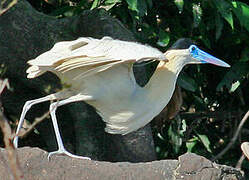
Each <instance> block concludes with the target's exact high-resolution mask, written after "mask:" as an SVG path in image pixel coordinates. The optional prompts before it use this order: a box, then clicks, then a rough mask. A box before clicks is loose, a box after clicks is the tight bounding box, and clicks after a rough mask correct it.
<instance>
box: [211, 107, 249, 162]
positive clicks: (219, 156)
mask: <svg viewBox="0 0 249 180" xmlns="http://www.w3.org/2000/svg"><path fill="white" fill-rule="evenodd" d="M248 117H249V110H248V111H247V113H246V114H245V115H244V117H243V119H242V120H241V121H240V124H239V126H238V128H237V130H236V132H235V134H234V136H233V138H232V139H231V141H230V142H229V144H228V145H227V146H226V147H225V148H224V149H223V150H222V151H221V152H220V153H219V154H218V155H216V156H215V157H214V158H212V160H211V161H215V160H217V159H219V158H221V157H222V156H223V155H224V154H225V153H226V152H227V151H228V150H229V149H230V148H231V147H232V146H233V144H234V142H235V141H236V140H237V138H238V135H239V132H240V130H241V128H242V127H243V125H244V124H245V122H246V120H247V119H248Z"/></svg>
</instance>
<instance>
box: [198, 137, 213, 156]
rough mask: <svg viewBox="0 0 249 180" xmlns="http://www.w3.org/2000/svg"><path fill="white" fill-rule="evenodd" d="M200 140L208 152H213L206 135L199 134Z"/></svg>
mask: <svg viewBox="0 0 249 180" xmlns="http://www.w3.org/2000/svg"><path fill="white" fill-rule="evenodd" d="M197 136H198V138H199V139H200V140H201V142H202V144H203V145H204V146H205V148H206V150H207V151H208V152H210V153H211V152H212V151H211V149H210V141H209V139H208V137H207V136H206V135H201V134H197Z"/></svg>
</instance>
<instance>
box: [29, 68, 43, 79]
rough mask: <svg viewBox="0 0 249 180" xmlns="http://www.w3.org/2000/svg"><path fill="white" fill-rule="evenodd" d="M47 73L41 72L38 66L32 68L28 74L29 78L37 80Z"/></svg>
mask: <svg viewBox="0 0 249 180" xmlns="http://www.w3.org/2000/svg"><path fill="white" fill-rule="evenodd" d="M45 72H46V71H43V70H41V69H40V68H39V67H38V66H30V67H29V68H28V69H27V71H26V73H28V75H27V78H35V77H37V76H40V75H42V74H43V73H45Z"/></svg>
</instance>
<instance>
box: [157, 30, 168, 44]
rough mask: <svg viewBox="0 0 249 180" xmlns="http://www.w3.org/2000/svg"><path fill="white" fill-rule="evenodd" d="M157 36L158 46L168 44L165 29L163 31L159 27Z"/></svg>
mask: <svg viewBox="0 0 249 180" xmlns="http://www.w3.org/2000/svg"><path fill="white" fill-rule="evenodd" d="M158 36H159V39H158V42H157V44H158V45H159V46H162V47H166V46H167V45H168V44H169V40H170V35H169V33H168V32H166V31H163V30H162V29H159V34H158Z"/></svg>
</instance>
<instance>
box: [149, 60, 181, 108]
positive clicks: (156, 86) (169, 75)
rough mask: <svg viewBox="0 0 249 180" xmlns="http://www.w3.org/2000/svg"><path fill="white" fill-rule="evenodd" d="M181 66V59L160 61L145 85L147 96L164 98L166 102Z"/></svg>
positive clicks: (173, 87) (171, 92) (172, 90)
mask: <svg viewBox="0 0 249 180" xmlns="http://www.w3.org/2000/svg"><path fill="white" fill-rule="evenodd" d="M183 66H184V64H182V61H180V60H178V59H174V60H172V61H169V62H165V61H160V63H159V64H158V67H157V69H156V71H155V73H154V74H153V76H152V77H151V79H150V81H149V82H148V84H147V85H146V86H145V89H146V91H147V93H148V96H149V97H150V98H153V99H157V98H161V99H164V101H165V102H164V103H166V104H167V103H168V101H169V100H170V98H171V96H172V94H173V92H174V89H175V84H176V80H177V77H178V75H179V73H180V71H181V70H182V68H183ZM166 104H165V105H166Z"/></svg>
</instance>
